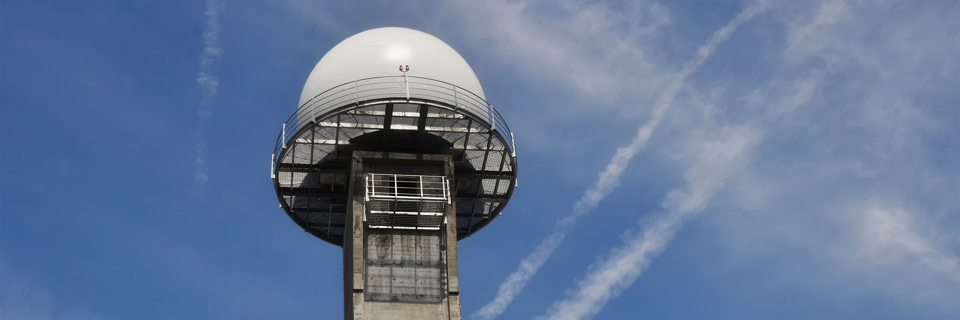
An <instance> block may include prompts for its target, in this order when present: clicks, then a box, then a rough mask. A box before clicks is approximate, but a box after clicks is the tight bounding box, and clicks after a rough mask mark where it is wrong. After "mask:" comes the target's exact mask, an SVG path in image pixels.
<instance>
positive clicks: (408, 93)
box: [403, 72, 410, 100]
mask: <svg viewBox="0 0 960 320" xmlns="http://www.w3.org/2000/svg"><path fill="white" fill-rule="evenodd" d="M403 88H404V89H406V91H407V100H410V82H408V81H407V73H406V72H404V73H403Z"/></svg>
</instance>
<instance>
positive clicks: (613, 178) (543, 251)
mask: <svg viewBox="0 0 960 320" xmlns="http://www.w3.org/2000/svg"><path fill="white" fill-rule="evenodd" d="M763 9H764V6H763V5H762V2H757V3H755V4H753V5H751V6H750V7H747V8H746V9H744V10H743V12H741V13H740V14H738V15H737V16H736V17H735V18H734V19H733V20H731V21H730V22H729V23H727V25H725V26H723V27H722V28H720V29H718V30H717V31H716V32H714V34H713V35H712V36H711V37H710V38H709V39H708V40H707V42H706V43H705V44H704V45H703V46H701V47H700V49H699V50H697V54H696V56H694V57H693V58H692V59H691V60H689V61H687V62H686V63H685V64H684V65H683V68H682V69H681V70H680V72H679V73H678V74H677V75H676V76H675V77H674V78H673V79H672V80H671V83H670V84H669V85H668V86H667V88H666V89H665V90H664V92H663V93H661V94H660V96H659V97H658V98H657V101H656V103H655V104H654V107H653V113H652V115H651V117H650V120H648V121H647V122H646V123H644V124H643V125H641V126H640V127H639V128H638V129H637V133H636V136H634V138H633V141H631V142H630V144H629V145H627V146H625V147H621V148H618V149H617V153H616V154H614V156H613V158H612V159H611V160H610V163H609V164H607V166H606V167H605V168H604V169H603V171H602V172H600V175H599V177H598V178H597V181H596V183H594V185H593V186H592V187H590V189H587V191H586V192H585V193H584V194H583V196H582V197H580V200H578V201H577V202H576V203H575V204H574V205H573V211H572V212H571V213H570V214H569V215H567V216H566V217H564V218H563V219H561V220H560V221H557V226H556V227H555V228H554V230H553V232H552V233H550V235H548V236H547V237H546V238H545V239H544V240H543V242H541V243H540V244H539V245H537V247H536V248H535V249H534V250H533V252H532V253H530V255H528V256H527V257H526V258H524V259H523V260H521V261H520V266H519V268H517V270H516V271H514V272H513V273H511V274H510V276H508V277H507V279H506V280H505V281H504V282H503V283H501V284H500V289H499V290H498V291H497V296H496V298H494V299H493V301H490V302H489V303H487V304H486V305H485V306H483V307H482V308H480V309H479V310H477V311H476V312H474V314H473V318H475V319H481V320H488V319H493V318H496V317H497V316H499V315H500V314H502V313H503V311H504V310H506V308H507V306H508V305H510V302H512V301H513V299H514V298H515V297H516V296H517V294H519V293H520V291H521V290H523V287H524V286H526V285H527V283H528V282H530V279H531V278H533V276H534V275H535V274H536V273H537V271H539V270H540V267H542V266H543V264H544V262H546V261H547V259H548V258H550V255H552V254H553V252H554V251H555V250H556V249H557V247H558V246H560V243H562V242H563V239H564V237H566V236H567V234H568V233H569V232H570V229H571V228H572V227H573V224H574V223H575V222H576V221H577V219H579V218H580V217H581V216H583V215H584V214H587V213H589V212H591V211H593V209H595V208H596V207H597V204H598V203H599V202H600V200H603V198H605V197H606V196H607V195H609V194H610V192H612V191H613V190H614V189H616V188H617V186H619V185H620V176H621V175H622V174H623V170H624V169H626V167H627V166H628V165H629V164H630V159H632V158H633V156H635V155H636V154H637V153H638V152H640V150H642V149H643V148H644V147H645V146H646V144H647V141H649V140H650V136H651V135H652V134H653V131H654V130H655V129H656V128H657V126H659V125H660V121H661V120H662V119H663V114H664V113H665V112H666V111H667V110H668V109H670V107H671V106H672V105H673V98H674V97H675V96H676V95H677V92H678V91H679V90H680V88H682V87H683V85H684V83H685V82H686V79H687V77H689V76H690V75H691V74H693V73H694V72H695V71H697V69H699V68H700V66H701V65H703V61H704V60H706V59H707V58H708V57H710V55H712V54H713V52H714V50H716V47H717V46H718V45H719V44H721V43H723V42H724V41H727V39H729V38H730V35H731V34H732V33H733V32H734V31H736V29H737V27H739V26H740V25H741V24H743V23H744V22H746V21H747V20H749V19H750V18H752V17H753V16H754V15H756V14H757V13H759V12H761V11H763Z"/></svg>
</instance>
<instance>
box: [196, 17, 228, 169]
mask: <svg viewBox="0 0 960 320" xmlns="http://www.w3.org/2000/svg"><path fill="white" fill-rule="evenodd" d="M219 10H220V7H219V3H218V2H217V0H207V11H206V12H205V14H204V15H205V17H206V18H207V21H206V22H207V27H206V30H204V31H203V51H202V52H201V53H200V71H199V72H198V73H197V79H196V82H197V85H198V86H200V94H201V101H200V108H199V109H198V111H197V116H198V117H199V120H198V122H199V124H198V127H197V137H196V139H197V143H196V152H197V158H196V160H194V168H195V172H194V181H195V182H196V183H197V185H202V184H204V183H206V182H207V180H209V178H208V177H207V174H206V173H205V172H204V171H203V165H204V163H206V155H205V154H204V153H205V150H206V144H205V143H204V141H203V140H204V138H203V122H204V120H205V119H206V118H207V117H208V116H210V113H211V112H212V111H213V104H214V99H215V98H216V96H217V88H218V87H219V86H220V80H219V79H218V78H217V75H216V71H215V68H214V67H215V64H216V63H217V60H219V59H220V56H221V55H223V50H222V49H221V48H220V44H219V41H218V37H219V36H220V21H219V19H218V17H219Z"/></svg>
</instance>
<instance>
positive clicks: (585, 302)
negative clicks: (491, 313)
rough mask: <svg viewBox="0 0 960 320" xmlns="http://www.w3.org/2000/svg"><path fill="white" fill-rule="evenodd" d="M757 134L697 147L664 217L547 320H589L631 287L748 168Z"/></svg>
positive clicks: (735, 131)
mask: <svg viewBox="0 0 960 320" xmlns="http://www.w3.org/2000/svg"><path fill="white" fill-rule="evenodd" d="M760 137H761V134H760V132H759V131H757V130H755V129H753V128H749V127H734V128H729V127H725V128H721V129H720V130H718V132H715V134H714V137H713V138H708V139H707V140H706V141H701V142H699V143H698V144H699V145H698V146H697V154H696V155H694V157H693V158H694V163H693V164H692V165H691V167H690V168H689V169H688V170H687V171H686V173H685V174H684V178H685V179H686V181H687V185H686V186H684V187H681V188H677V189H675V190H673V191H671V192H670V193H669V194H667V196H666V198H665V199H664V200H663V203H662V208H663V209H664V210H665V213H664V214H661V215H658V216H655V217H653V218H648V219H642V220H641V221H640V223H641V231H640V232H638V233H635V234H634V235H633V236H632V237H631V236H628V237H627V239H626V241H625V242H626V243H624V245H622V246H620V247H617V248H614V249H612V250H611V251H610V253H608V255H607V257H606V258H604V259H603V260H602V261H600V262H599V263H597V264H596V265H595V266H594V267H593V268H592V271H591V272H590V273H589V274H588V275H587V276H586V277H585V278H584V279H583V280H582V281H580V282H579V283H578V285H577V289H576V290H575V291H574V293H573V294H571V295H570V296H569V297H568V298H566V299H564V300H560V301H557V302H555V303H554V304H553V306H552V307H551V308H550V310H549V312H548V313H547V315H546V318H548V319H587V318H591V317H593V316H594V315H596V314H597V313H598V312H600V311H601V310H602V309H603V307H604V306H605V305H606V303H607V302H608V301H610V300H611V299H613V298H615V297H617V296H618V295H619V294H620V292H622V291H623V290H624V289H626V288H628V287H630V286H631V285H632V284H633V282H634V281H635V280H636V279H637V277H639V276H640V274H641V273H642V272H643V270H644V269H646V267H647V266H649V265H650V263H651V260H652V259H653V258H654V257H655V256H656V255H658V254H659V253H660V252H662V251H663V250H664V249H665V248H666V246H667V245H668V244H669V243H670V240H671V239H672V238H673V236H674V235H675V234H676V232H677V231H678V230H679V229H680V228H681V227H682V226H683V223H684V222H685V221H687V220H688V219H689V218H690V217H691V215H692V214H694V213H696V212H699V211H701V210H703V209H704V207H705V206H706V205H707V204H708V203H709V202H710V199H711V198H713V196H714V195H715V194H716V193H717V191H719V190H720V189H721V188H722V187H723V185H724V182H725V181H726V179H727V177H729V176H730V175H732V174H733V173H734V172H736V171H737V170H738V169H739V168H740V167H742V166H743V165H744V164H745V162H746V159H745V158H746V154H747V153H748V152H749V151H750V150H751V149H752V148H753V146H754V145H756V143H757V142H758V141H759V140H760Z"/></svg>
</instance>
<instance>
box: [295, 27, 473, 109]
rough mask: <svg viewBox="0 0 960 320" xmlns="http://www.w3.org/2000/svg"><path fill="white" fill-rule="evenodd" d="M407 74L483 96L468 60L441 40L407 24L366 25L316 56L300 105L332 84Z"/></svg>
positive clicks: (332, 85) (301, 95) (331, 86)
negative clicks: (381, 26)
mask: <svg viewBox="0 0 960 320" xmlns="http://www.w3.org/2000/svg"><path fill="white" fill-rule="evenodd" d="M400 65H404V66H410V71H408V72H407V75H408V76H415V77H424V78H430V79H435V80H440V81H445V82H449V83H452V84H455V85H457V86H459V87H461V88H463V89H466V90H469V91H470V92H472V93H474V94H476V95H478V96H480V98H483V99H484V100H486V97H485V96H484V94H483V88H482V87H480V80H478V79H477V75H476V74H475V73H474V72H473V69H472V68H470V65H469V64H467V61H466V60H464V59H463V57H461V56H460V54H458V53H457V51H455V50H453V48H451V47H450V46H449V45H447V44H446V43H444V42H443V41H442V40H440V39H437V37H434V36H432V35H429V34H427V33H424V32H421V31H417V30H413V29H407V28H395V27H390V28H378V29H371V30H367V31H364V32H361V33H358V34H356V35H353V36H352V37H349V38H347V39H346V40H343V41H341V42H340V43H339V44H337V45H336V46H335V47H333V49H330V51H329V52H327V54H326V55H324V56H323V58H322V59H320V62H317V65H316V66H315V67H313V71H311V72H310V76H309V78H307V82H306V84H304V86H303V93H301V94H300V104H299V105H300V106H302V105H303V104H304V103H306V102H307V101H308V100H310V99H311V98H313V97H314V96H316V95H318V94H320V93H321V92H323V91H325V90H327V89H330V88H333V87H335V86H338V85H341V84H345V83H348V82H353V81H355V80H358V79H364V78H370V77H377V76H402V75H403V73H402V72H400V70H399V66H400Z"/></svg>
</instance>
